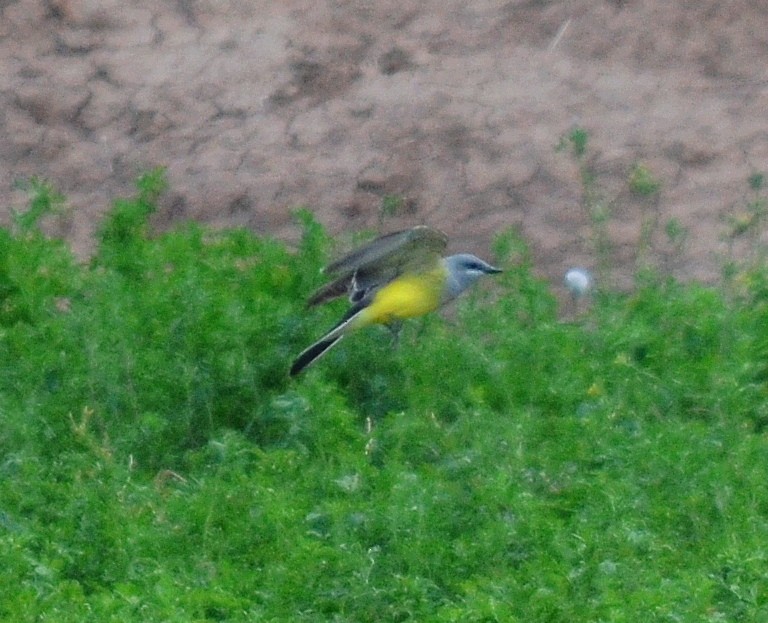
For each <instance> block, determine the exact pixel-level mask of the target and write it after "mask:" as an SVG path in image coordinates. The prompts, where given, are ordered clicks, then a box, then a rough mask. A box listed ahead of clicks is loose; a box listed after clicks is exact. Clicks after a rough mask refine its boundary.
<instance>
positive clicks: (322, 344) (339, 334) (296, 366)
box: [289, 301, 367, 376]
mask: <svg viewBox="0 0 768 623" xmlns="http://www.w3.org/2000/svg"><path fill="white" fill-rule="evenodd" d="M366 305H367V301H360V302H359V303H357V304H355V305H353V306H352V307H351V308H350V309H349V310H347V313H346V314H344V317H343V318H342V319H341V320H340V321H339V322H338V324H337V325H336V326H335V327H333V329H331V330H330V331H328V333H326V334H325V337H323V338H321V339H319V340H318V341H317V342H315V343H314V344H312V346H310V347H309V348H307V349H306V350H304V351H302V353H301V354H300V355H299V356H298V357H296V360H295V361H294V362H293V365H292V366H291V370H290V372H289V374H290V375H291V376H296V375H297V374H298V373H299V372H301V371H302V370H303V369H304V368H306V367H307V366H308V365H309V364H311V363H312V362H313V361H314V360H315V359H317V358H318V357H321V356H322V355H324V354H325V353H327V352H328V351H329V350H330V348H331V346H333V345H334V344H336V342H338V341H339V340H340V339H341V338H343V337H344V331H345V329H346V328H347V324H348V323H349V321H350V320H352V318H353V317H354V316H356V315H357V314H358V313H360V312H361V311H362V310H363V309H364V308H365V306H366Z"/></svg>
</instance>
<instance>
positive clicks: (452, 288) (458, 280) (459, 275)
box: [443, 253, 501, 302]
mask: <svg viewBox="0 0 768 623" xmlns="http://www.w3.org/2000/svg"><path fill="white" fill-rule="evenodd" d="M443 262H444V263H445V267H446V269H447V270H448V280H447V282H446V286H445V294H444V297H443V298H444V302H447V301H450V300H451V299H453V298H456V297H457V296H458V295H459V294H461V293H462V292H464V290H466V289H467V288H468V287H469V286H471V285H472V284H473V283H475V281H477V280H478V279H479V278H480V277H482V276H483V275H493V274H495V273H500V272H501V269H499V268H495V267H494V266H491V265H490V264H488V263H487V262H484V261H483V260H481V259H480V258H479V257H476V256H474V255H472V254H471V253H459V254H457V255H449V256H448V257H446V258H445V259H444V260H443Z"/></svg>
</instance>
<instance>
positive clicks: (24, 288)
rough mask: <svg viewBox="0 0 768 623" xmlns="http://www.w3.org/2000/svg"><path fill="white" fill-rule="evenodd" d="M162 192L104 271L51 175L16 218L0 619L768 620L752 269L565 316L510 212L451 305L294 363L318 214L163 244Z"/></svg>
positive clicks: (764, 376) (3, 257)
mask: <svg viewBox="0 0 768 623" xmlns="http://www.w3.org/2000/svg"><path fill="white" fill-rule="evenodd" d="M637 175H638V177H637V180H636V181H637V182H638V183H640V187H641V188H649V186H648V184H649V180H650V181H653V179H652V177H648V178H647V179H644V178H643V176H641V175H640V174H639V173H638V174H637ZM163 187H164V180H163V176H162V172H159V171H155V172H151V173H149V174H147V175H145V176H143V177H142V178H141V179H140V180H139V182H138V190H137V194H136V196H135V197H133V198H131V199H126V200H120V201H116V202H115V204H114V207H113V209H112V211H111V212H110V213H109V214H108V215H107V216H106V218H105V219H104V221H103V223H102V224H101V227H100V228H99V237H98V247H97V249H96V250H95V253H94V256H93V259H92V261H90V262H89V263H88V264H85V265H83V264H81V263H78V262H77V261H76V260H75V259H74V257H73V256H72V254H71V252H70V250H69V249H68V247H67V246H66V244H64V243H63V242H62V241H59V240H52V239H49V238H47V237H46V236H44V235H43V234H42V233H41V231H40V229H39V227H38V223H39V220H40V219H41V218H45V215H46V214H48V213H49V212H50V211H52V210H54V209H58V206H59V204H60V198H59V197H58V196H57V195H56V193H55V192H54V191H52V189H50V187H48V186H46V185H45V184H41V183H39V182H36V183H35V184H34V185H31V186H30V187H29V188H30V207H29V210H27V211H25V212H23V213H21V214H18V215H17V217H16V219H15V222H14V224H13V225H12V226H11V227H10V228H7V229H2V230H0V366H1V367H2V369H1V370H0V417H2V424H3V425H2V427H1V428H0V620H4V621H14V622H17V621H18V622H20V621H56V622H68V621H72V622H77V623H81V622H84V621H85V622H87V621H94V622H99V623H103V622H109V621H115V622H121V623H124V622H127V621H128V622H130V621H141V622H145V621H171V622H175V621H179V622H182V621H183V622H189V621H199V622H203V621H211V622H212V621H259V622H261V621H291V622H295V621H313V622H315V621H317V622H319V621H336V622H353V621H354V622H360V621H418V622H433V621H434V622H462V623H465V622H491V621H504V622H515V621H519V622H521V623H523V622H524V623H531V622H538V621H547V622H564V623H565V622H568V623H572V622H574V621H594V622H598V621H606V622H607V621H612V622H623V621H626V622H635V621H649V622H654V621H656V622H665V623H666V622H691V623H693V622H696V623H699V622H702V621H704V622H712V623H714V622H723V621H765V620H768V478H766V474H768V437H766V430H767V429H768V363H767V362H768V271H767V270H766V268H765V267H764V266H763V265H760V264H759V263H756V262H754V261H751V262H750V263H748V264H746V265H741V264H735V263H734V264H733V266H732V272H731V273H730V274H729V277H728V280H727V282H724V283H725V285H726V286H727V287H723V288H709V287H703V286H701V285H696V284H681V283H678V282H675V281H673V280H672V279H670V278H667V277H665V276H664V275H659V276H658V278H656V279H643V280H641V281H640V282H639V284H638V288H637V289H636V291H634V292H633V293H631V294H628V295H620V294H612V293H605V292H603V293H600V295H599V296H597V297H596V299H595V300H594V302H593V306H592V308H591V309H590V310H589V311H588V312H587V314H586V315H585V316H583V317H582V318H581V319H580V321H579V322H575V323H563V322H560V321H558V319H557V306H556V302H555V300H554V298H553V297H552V295H551V294H550V293H549V291H548V289H547V287H546V285H545V284H544V283H543V282H541V281H539V280H538V279H536V278H534V276H533V274H532V270H531V261H530V258H529V256H528V253H527V250H526V247H525V245H524V243H523V242H522V241H521V240H520V239H519V238H518V237H517V236H515V235H514V234H512V233H507V234H505V235H503V236H501V237H499V239H498V240H497V241H496V244H495V249H494V250H495V257H492V258H489V259H492V260H493V261H494V263H496V262H498V263H500V264H502V265H503V266H504V267H505V268H507V269H508V270H507V271H506V272H505V273H504V274H503V275H500V276H499V278H498V279H494V280H493V281H492V282H489V283H487V284H485V286H486V287H482V288H478V289H477V290H476V291H475V292H473V293H472V294H471V295H470V296H468V297H466V298H465V299H463V300H462V301H461V302H460V303H459V304H458V305H457V307H456V313H455V318H454V317H451V318H449V319H444V318H440V317H429V318H426V319H425V320H424V321H422V322H413V323H411V324H409V325H407V326H406V327H405V328H404V331H403V334H402V336H401V338H400V344H399V347H397V348H395V349H393V348H392V347H391V338H390V336H389V335H388V332H387V331H385V330H381V331H377V330H370V331H367V332H362V333H360V334H359V335H355V336H354V337H350V338H349V339H348V340H345V341H344V342H343V343H342V344H341V345H340V346H338V347H337V348H335V349H334V350H333V351H332V352H331V353H329V354H328V355H327V357H326V358H325V359H324V360H323V361H322V362H320V363H318V365H317V366H315V367H313V368H312V369H310V370H309V371H308V372H307V373H306V374H305V375H303V376H302V377H300V378H299V379H296V380H294V381H289V379H288V376H287V368H288V366H289V365H290V361H291V358H292V357H293V356H294V355H295V354H296V353H297V352H298V351H300V350H301V349H302V348H303V347H304V346H306V344H308V343H309V342H310V341H311V340H312V339H313V338H315V337H317V336H318V335H319V334H321V333H322V332H323V330H325V329H326V328H327V327H328V326H329V325H331V324H332V323H333V322H334V321H335V320H336V318H337V316H338V315H339V314H340V313H341V307H334V306H331V307H330V308H328V309H318V310H311V311H308V310H306V309H304V307H303V300H304V298H305V297H306V295H307V294H308V293H309V292H310V291H311V290H312V288H313V287H314V286H316V285H317V282H318V279H319V273H318V268H319V266H321V265H322V264H323V263H324V261H325V260H326V259H327V257H328V252H329V248H330V241H329V240H328V238H327V237H326V235H325V233H324V232H323V231H322V229H321V228H320V227H319V226H318V225H317V224H316V223H315V222H314V221H313V220H312V218H311V217H310V216H309V214H308V213H306V212H300V213H299V214H298V215H297V218H298V219H299V221H300V223H301V227H302V229H303V237H302V239H301V241H300V243H299V244H298V245H297V248H296V249H292V250H289V249H287V248H286V246H285V245H283V244H281V243H279V242H277V241H274V240H270V239H268V238H261V237H256V236H254V235H253V234H252V233H249V232H247V231H243V230H229V231H211V230H209V229H205V228H202V227H200V226H195V225H185V226H183V227H180V228H179V229H176V230H174V231H171V232H168V233H164V234H157V235H156V234H153V233H152V232H151V231H150V229H149V227H148V225H147V219H148V217H149V215H150V214H151V213H152V211H153V210H154V206H155V201H156V200H157V197H158V194H159V193H161V192H162V190H163ZM761 189H762V186H761V185H760V186H759V187H758V188H752V192H753V193H755V196H754V197H752V198H751V199H750V203H749V206H758V207H759V206H763V207H764V205H765V204H764V203H762V204H761V203H760V201H761V198H760V192H762V190H761ZM638 192H641V194H642V193H644V192H645V191H638ZM656 192H657V191H656V190H654V193H653V194H655V193H656ZM763 201H764V200H763ZM36 202H37V203H36ZM749 209H752V210H753V212H754V211H755V210H757V207H754V208H749ZM762 209H763V208H760V210H762ZM755 213H757V212H755ZM760 214H761V215H762V212H760ZM669 235H670V236H672V235H675V236H682V234H680V233H679V232H678V231H677V230H675V231H672V232H671V233H670V234H669ZM755 244H759V242H758V241H757V240H756V239H755ZM489 281H490V280H489ZM479 319H480V320H479ZM363 371H364V372H363Z"/></svg>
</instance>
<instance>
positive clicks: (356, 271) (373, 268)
mask: <svg viewBox="0 0 768 623" xmlns="http://www.w3.org/2000/svg"><path fill="white" fill-rule="evenodd" d="M447 245H448V237H447V236H446V235H445V234H444V233H443V232H441V231H437V230H436V229H432V228H430V227H426V226H424V225H419V226H417V227H413V228H411V229H406V230H403V231H398V232H394V233H392V234H387V235H385V236H381V237H379V238H376V239H375V240H372V241H371V242H369V243H368V244H365V245H363V246H362V247H360V248H358V249H355V250H354V251H352V252H351V253H348V254H347V255H345V256H343V257H341V258H339V259H338V260H336V261H335V262H332V263H331V264H329V265H328V266H326V267H325V269H324V271H323V272H325V273H328V274H331V275H336V278H335V279H334V280H333V281H332V282H331V283H329V284H327V285H325V286H323V287H321V288H320V289H319V290H318V291H317V292H315V293H314V294H313V295H312V296H311V297H310V299H309V302H308V305H310V306H311V305H319V304H321V303H325V302H326V301H330V300H332V299H334V298H337V297H339V296H342V295H343V294H346V293H350V294H351V295H352V296H353V297H354V300H356V301H357V300H360V299H362V298H363V297H365V295H366V293H367V292H369V291H373V290H375V289H376V288H378V287H381V286H382V285H384V284H386V283H389V282H390V281H392V279H394V278H395V277H397V276H398V275H401V274H403V273H404V272H408V271H418V270H420V269H421V268H422V267H424V266H428V265H429V264H430V262H431V261H432V260H434V259H435V258H437V257H440V256H441V255H442V253H443V251H444V250H445V248H446V246H447Z"/></svg>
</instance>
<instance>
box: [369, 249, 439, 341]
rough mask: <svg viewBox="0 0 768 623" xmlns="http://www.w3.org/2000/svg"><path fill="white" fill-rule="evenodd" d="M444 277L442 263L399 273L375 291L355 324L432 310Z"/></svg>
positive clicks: (379, 321) (401, 317)
mask: <svg viewBox="0 0 768 623" xmlns="http://www.w3.org/2000/svg"><path fill="white" fill-rule="evenodd" d="M446 277H447V272H446V270H445V268H444V267H443V265H442V264H440V265H439V266H438V267H437V268H435V269H434V270H431V271H428V272H423V273H409V274H406V275H401V276H400V277H398V278H397V279H395V280H394V281H392V282H391V283H388V284H387V285H386V286H384V287H383V288H382V289H381V290H379V291H378V292H377V293H376V295H375V296H374V298H373V301H372V302H371V304H370V305H369V306H368V307H366V308H365V309H364V310H363V312H361V314H360V324H359V325H358V326H364V325H368V324H387V323H390V322H393V321H396V320H405V319H406V318H415V317H417V316H423V315H424V314H428V313H429V312H432V311H435V310H436V309H437V308H438V307H439V306H440V302H441V299H442V294H443V287H444V285H445V279H446ZM356 324H357V323H356Z"/></svg>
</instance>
